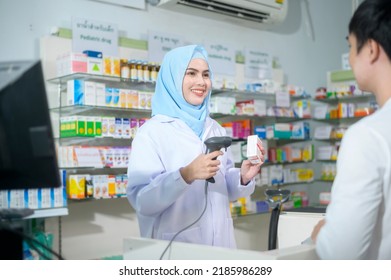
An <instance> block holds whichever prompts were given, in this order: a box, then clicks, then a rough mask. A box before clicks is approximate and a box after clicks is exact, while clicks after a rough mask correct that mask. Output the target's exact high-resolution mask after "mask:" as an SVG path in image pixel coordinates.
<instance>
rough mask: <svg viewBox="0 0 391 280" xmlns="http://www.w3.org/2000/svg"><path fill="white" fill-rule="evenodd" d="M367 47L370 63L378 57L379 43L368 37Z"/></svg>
mask: <svg viewBox="0 0 391 280" xmlns="http://www.w3.org/2000/svg"><path fill="white" fill-rule="evenodd" d="M368 48H369V61H370V62H371V63H374V62H376V61H377V60H378V59H379V55H380V45H379V43H378V42H376V41H375V40H373V39H369V40H368Z"/></svg>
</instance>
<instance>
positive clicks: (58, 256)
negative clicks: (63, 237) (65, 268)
mask: <svg viewBox="0 0 391 280" xmlns="http://www.w3.org/2000/svg"><path fill="white" fill-rule="evenodd" d="M0 228H2V229H4V230H7V231H9V232H10V233H13V234H16V235H18V236H19V237H22V238H23V239H25V240H26V241H27V242H28V243H29V244H30V245H32V243H35V244H37V245H39V246H41V247H42V248H43V249H45V250H47V251H48V252H49V253H51V254H52V255H54V256H56V257H57V259H59V260H65V259H64V258H63V257H62V256H61V255H60V254H58V253H57V252H55V251H53V250H52V249H51V248H49V247H48V246H46V245H45V244H43V243H42V242H40V241H38V240H36V239H35V238H33V237H31V236H29V235H27V234H25V233H22V232H19V231H18V230H14V229H12V228H10V227H9V226H7V225H6V224H5V223H2V222H1V221H0ZM35 244H34V245H33V246H31V247H32V248H33V249H34V250H36V251H37V253H38V254H39V255H40V256H42V257H44V258H46V259H48V258H47V256H45V254H44V253H42V252H41V251H40V250H39V249H38V248H37V247H36V246H35Z"/></svg>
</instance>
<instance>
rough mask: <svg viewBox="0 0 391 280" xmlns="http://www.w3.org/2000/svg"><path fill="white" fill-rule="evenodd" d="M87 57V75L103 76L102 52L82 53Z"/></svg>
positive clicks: (87, 51)
mask: <svg viewBox="0 0 391 280" xmlns="http://www.w3.org/2000/svg"><path fill="white" fill-rule="evenodd" d="M83 53H84V54H86V55H87V73H89V74H98V75H102V74H103V55H102V52H97V51H90V50H86V51H83Z"/></svg>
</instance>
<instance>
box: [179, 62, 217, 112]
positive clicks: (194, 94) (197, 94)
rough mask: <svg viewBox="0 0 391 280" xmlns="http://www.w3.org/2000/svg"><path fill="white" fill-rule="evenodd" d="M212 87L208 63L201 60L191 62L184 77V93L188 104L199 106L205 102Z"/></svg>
mask: <svg viewBox="0 0 391 280" xmlns="http://www.w3.org/2000/svg"><path fill="white" fill-rule="evenodd" d="M211 87H212V81H211V80H210V73H209V66H208V63H207V62H206V61H205V60H203V59H201V58H194V59H192V60H191V61H190V63H189V65H188V67H187V69H186V72H185V76H184V77H183V83H182V92H183V98H184V99H185V100H186V101H187V103H189V104H191V105H194V106H198V105H201V104H202V103H203V102H204V99H205V98H206V97H207V96H208V94H209V92H210V90H211Z"/></svg>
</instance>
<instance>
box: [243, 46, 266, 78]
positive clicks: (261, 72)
mask: <svg viewBox="0 0 391 280" xmlns="http://www.w3.org/2000/svg"><path fill="white" fill-rule="evenodd" d="M244 67H245V68H244V75H245V76H246V77H247V78H254V79H261V80H266V79H272V59H271V57H270V55H269V54H268V53H265V52H262V51H259V50H254V49H249V48H246V51H245V63H244Z"/></svg>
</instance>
